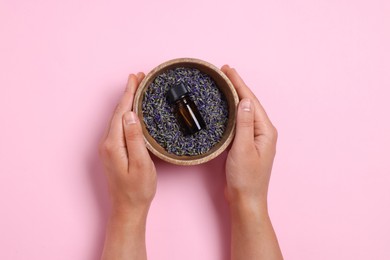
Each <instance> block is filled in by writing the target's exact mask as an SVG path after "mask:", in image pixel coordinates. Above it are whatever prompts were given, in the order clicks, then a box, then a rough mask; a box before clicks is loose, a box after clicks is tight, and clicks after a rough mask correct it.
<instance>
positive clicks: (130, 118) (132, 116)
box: [125, 111, 137, 125]
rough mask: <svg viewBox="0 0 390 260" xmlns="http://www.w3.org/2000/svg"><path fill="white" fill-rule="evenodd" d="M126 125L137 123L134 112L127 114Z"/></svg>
mask: <svg viewBox="0 0 390 260" xmlns="http://www.w3.org/2000/svg"><path fill="white" fill-rule="evenodd" d="M125 123H126V125H132V124H135V123H137V117H136V115H135V113H134V112H131V111H129V112H127V113H126V114H125Z"/></svg>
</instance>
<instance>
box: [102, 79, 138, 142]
mask: <svg viewBox="0 0 390 260" xmlns="http://www.w3.org/2000/svg"><path fill="white" fill-rule="evenodd" d="M137 87H138V77H137V76H136V75H134V74H130V75H129V78H128V81H127V86H126V90H125V93H124V94H123V96H122V98H121V100H120V101H119V103H118V105H117V107H116V108H115V112H114V114H113V116H112V119H111V124H110V130H109V132H108V135H107V138H109V139H112V140H114V141H115V142H116V141H121V140H123V138H124V137H123V126H122V117H123V114H124V113H125V112H126V111H129V110H131V107H132V105H133V99H134V94H135V91H136V90H137Z"/></svg>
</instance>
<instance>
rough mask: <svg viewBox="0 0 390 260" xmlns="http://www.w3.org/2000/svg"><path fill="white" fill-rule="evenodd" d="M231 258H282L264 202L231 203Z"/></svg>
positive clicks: (250, 259) (248, 259) (238, 259)
mask: <svg viewBox="0 0 390 260" xmlns="http://www.w3.org/2000/svg"><path fill="white" fill-rule="evenodd" d="M230 209H231V217H232V242H231V254H232V260H242V259H245V260H252V259H254V260H261V259H266V260H274V259H275V260H276V259H277V260H279V259H283V256H282V253H281V251H280V248H279V244H278V241H277V238H276V235H275V232H274V230H273V227H272V224H271V220H270V218H269V215H268V210H267V205H266V203H259V204H254V205H251V204H250V203H236V204H234V205H231V207H230Z"/></svg>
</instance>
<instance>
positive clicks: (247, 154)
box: [222, 65, 277, 207]
mask: <svg viewBox="0 0 390 260" xmlns="http://www.w3.org/2000/svg"><path fill="white" fill-rule="evenodd" d="M222 71H223V72H224V73H225V74H226V76H227V77H228V78H229V79H230V81H231V82H232V83H233V85H234V87H235V89H236V91H237V93H238V96H239V98H240V103H239V105H238V110H237V123H236V135H235V138H234V141H233V145H232V147H231V149H230V151H229V154H228V157H227V160H226V179H227V187H226V197H227V200H228V202H229V204H230V205H231V206H234V205H236V204H239V203H243V202H245V203H246V204H247V205H246V206H249V205H252V206H255V207H257V206H266V202H267V193H268V183H269V179H270V175H271V170H272V164H273V160H274V157H275V151H276V140H277V131H276V128H275V127H274V126H273V125H272V123H271V121H270V120H269V118H268V116H267V114H266V112H265V111H264V109H263V107H262V106H261V104H260V102H259V100H258V99H257V98H256V96H255V95H254V94H253V93H252V91H251V90H250V89H249V88H248V86H247V85H246V84H245V83H244V81H243V80H242V79H241V77H240V76H239V75H238V73H237V71H236V70H235V69H233V68H230V67H229V66H227V65H225V66H223V67H222Z"/></svg>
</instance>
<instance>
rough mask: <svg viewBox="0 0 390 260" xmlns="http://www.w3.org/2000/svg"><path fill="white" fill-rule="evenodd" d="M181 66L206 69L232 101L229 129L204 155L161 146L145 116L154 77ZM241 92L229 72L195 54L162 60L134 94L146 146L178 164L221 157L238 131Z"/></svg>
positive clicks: (192, 163) (165, 159)
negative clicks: (177, 152) (146, 98)
mask: <svg viewBox="0 0 390 260" xmlns="http://www.w3.org/2000/svg"><path fill="white" fill-rule="evenodd" d="M177 67H186V68H195V69H198V70H199V71H201V72H203V73H206V74H207V75H209V76H210V77H211V78H212V79H213V80H214V81H215V83H216V85H217V87H218V88H219V89H220V91H221V92H222V93H223V94H224V95H225V97H226V100H227V104H228V110H229V118H228V122H227V126H226V129H225V132H224V134H223V135H222V138H221V140H220V142H219V143H218V144H216V145H214V146H213V147H212V148H211V149H210V150H209V151H208V152H207V153H204V154H201V155H195V156H178V155H175V154H171V153H168V152H167V151H166V150H165V149H164V148H163V147H162V146H160V145H159V144H158V143H157V142H156V140H154V138H153V137H152V136H151V135H150V134H149V132H148V130H147V128H146V126H145V123H144V120H143V113H142V101H143V98H144V93H145V91H146V89H147V88H148V86H149V85H150V84H151V83H152V82H153V81H154V79H155V78H156V77H157V76H158V75H159V74H161V73H163V72H165V71H167V70H170V69H174V68H177ZM238 101H239V99H238V95H237V92H236V90H235V89H234V86H233V84H232V83H231V82H230V80H229V79H228V78H227V77H226V75H225V74H224V73H223V72H222V71H221V70H220V69H218V68H217V67H215V66H214V65H212V64H210V63H208V62H205V61H202V60H198V59H191V58H180V59H174V60H170V61H167V62H164V63H162V64H161V65H159V66H157V67H156V68H154V69H153V70H152V71H151V72H149V74H148V75H146V77H145V78H144V79H143V80H142V82H141V83H140V85H139V87H138V89H137V92H136V94H135V98H134V107H133V109H134V111H135V112H136V113H137V115H138V117H139V119H140V122H141V126H142V131H143V134H144V138H145V142H146V147H147V148H148V149H149V150H150V151H151V152H152V153H153V154H155V155H156V156H157V157H159V158H160V159H162V160H164V161H167V162H170V163H173V164H177V165H196V164H201V163H205V162H208V161H210V160H212V159H214V158H215V157H217V156H218V155H219V154H221V153H222V152H223V151H224V150H225V149H226V148H227V147H228V145H229V144H230V143H231V142H232V140H233V136H234V132H235V123H236V113H237V110H236V108H237V104H238Z"/></svg>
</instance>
